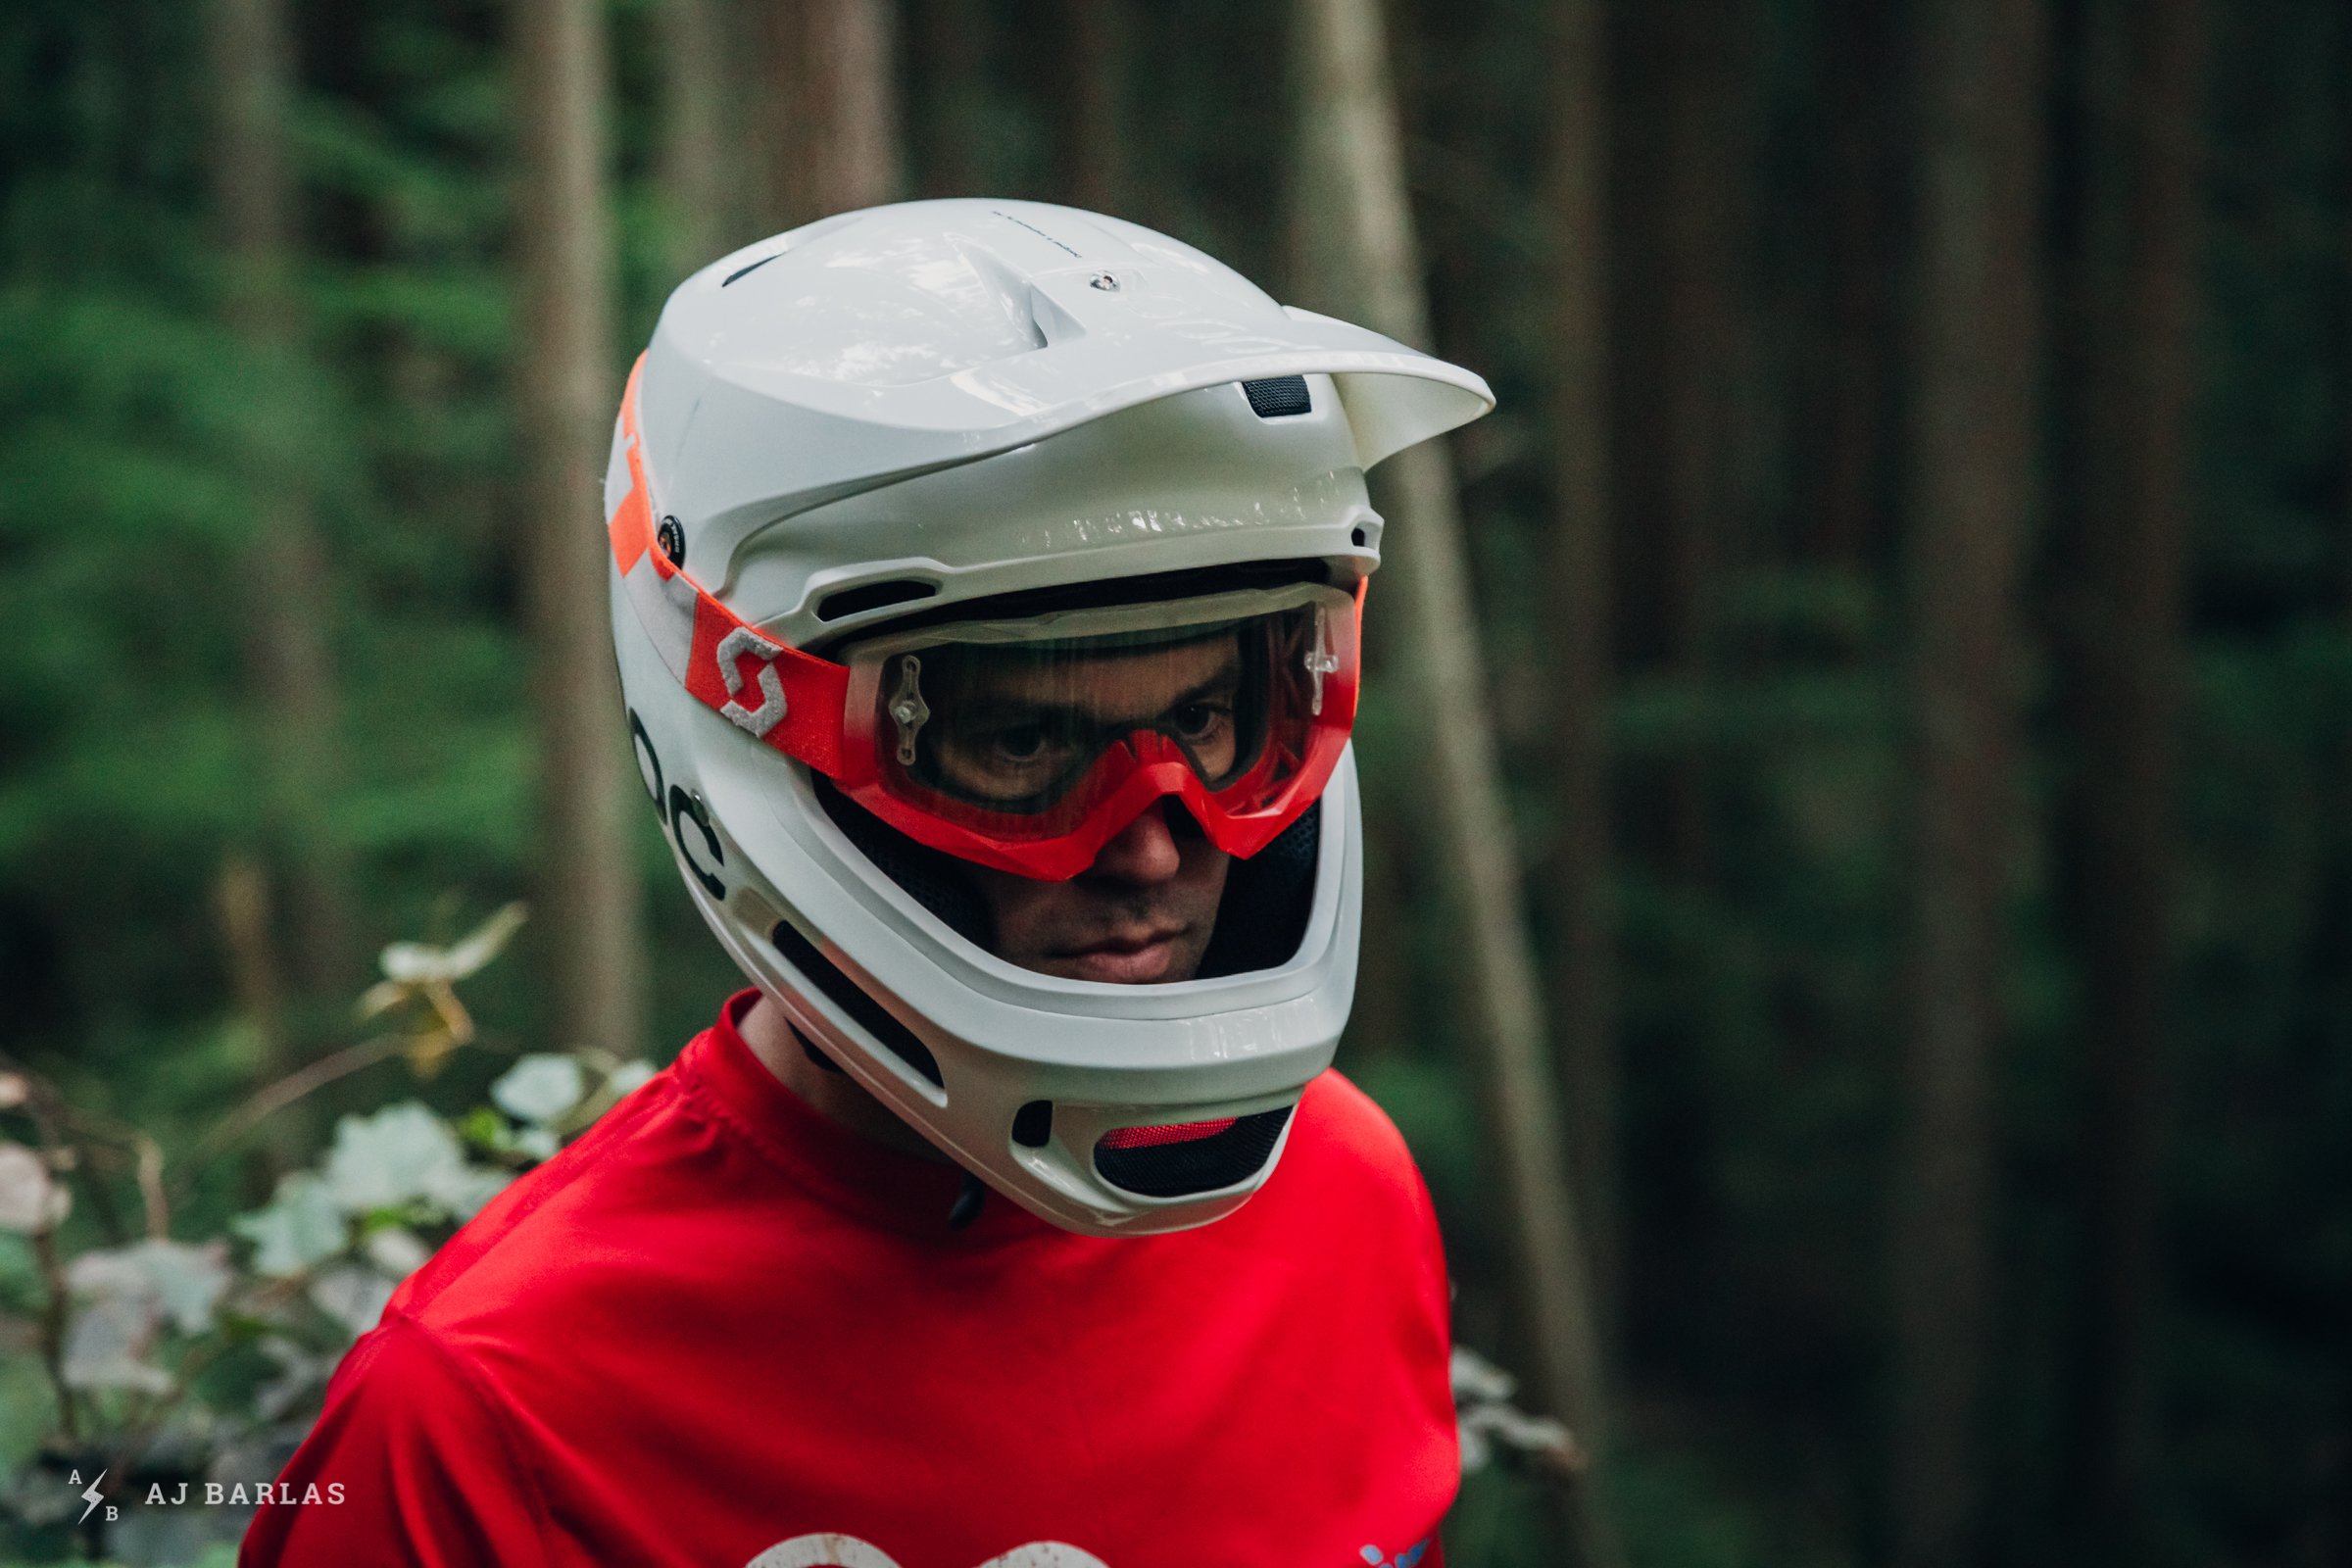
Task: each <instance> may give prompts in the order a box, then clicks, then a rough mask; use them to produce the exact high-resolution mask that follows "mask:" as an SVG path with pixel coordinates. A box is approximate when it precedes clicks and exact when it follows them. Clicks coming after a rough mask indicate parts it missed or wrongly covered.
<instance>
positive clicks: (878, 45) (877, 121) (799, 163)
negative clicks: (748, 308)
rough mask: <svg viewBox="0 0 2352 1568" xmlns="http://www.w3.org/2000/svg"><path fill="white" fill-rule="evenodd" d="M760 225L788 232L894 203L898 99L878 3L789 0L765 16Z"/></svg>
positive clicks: (886, 12) (887, 21) (884, 12)
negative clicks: (764, 217)
mask: <svg viewBox="0 0 2352 1568" xmlns="http://www.w3.org/2000/svg"><path fill="white" fill-rule="evenodd" d="M764 21H765V26H764V29H763V30H764V53H765V56H766V70H765V77H766V79H765V81H764V82H763V84H762V87H763V90H762V91H761V92H760V95H759V96H760V102H761V103H762V104H764V105H765V106H766V109H767V115H766V119H767V123H768V134H767V137H766V140H767V143H768V145H767V147H766V149H765V151H766V154H767V158H768V169H767V176H768V177H767V179H766V180H765V181H764V184H765V186H766V189H767V202H768V219H769V221H770V222H772V223H774V224H775V225H776V226H777V227H778V228H794V227H798V226H799V225H800V224H802V223H806V222H809V221H813V220H815V219H819V218H827V217H830V216H831V215H833V214H835V213H846V212H851V211H854V210H856V209H858V208H860V207H872V206H876V205H878V204H880V203H883V202H888V201H895V200H896V199H897V198H898V194H899V94H898V80H897V74H896V69H897V68H896V63H895V45H896V39H895V38H894V37H893V31H894V24H893V11H892V8H891V6H890V5H888V4H887V3H886V0H796V3H795V4H792V5H779V6H776V7H774V8H773V9H771V10H769V11H767V12H766V14H765V18H764Z"/></svg>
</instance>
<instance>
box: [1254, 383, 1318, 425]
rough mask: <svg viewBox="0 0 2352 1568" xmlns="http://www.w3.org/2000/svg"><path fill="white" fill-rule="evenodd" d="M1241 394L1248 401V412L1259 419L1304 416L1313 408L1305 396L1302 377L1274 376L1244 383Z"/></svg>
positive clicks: (1311, 401) (1310, 401)
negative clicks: (1293, 415)
mask: <svg viewBox="0 0 2352 1568" xmlns="http://www.w3.org/2000/svg"><path fill="white" fill-rule="evenodd" d="M1242 393H1243V395H1244V396H1246V397H1248V398H1249V400H1250V413H1252V414H1254V415H1256V416H1257V417H1259V418H1261V419H1279V418H1282V417H1285V416H1286V415H1292V414H1305V413H1307V412H1309V411H1310V410H1311V409H1313V407H1314V402H1313V400H1312V399H1310V398H1309V397H1308V396H1307V395H1306V377H1305V376H1303V375H1276V376H1270V377H1268V378H1267V379H1265V380H1263V381H1244V382H1243V383H1242Z"/></svg>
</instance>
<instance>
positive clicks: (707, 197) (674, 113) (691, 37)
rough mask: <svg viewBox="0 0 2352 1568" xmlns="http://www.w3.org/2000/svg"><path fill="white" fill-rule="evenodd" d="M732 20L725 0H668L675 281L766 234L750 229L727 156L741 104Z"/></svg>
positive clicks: (667, 128) (666, 121) (667, 127)
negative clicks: (731, 86) (732, 75)
mask: <svg viewBox="0 0 2352 1568" xmlns="http://www.w3.org/2000/svg"><path fill="white" fill-rule="evenodd" d="M727 20H728V19H727V17H726V14H725V12H724V10H723V9H722V0H662V12H661V21H662V42H663V44H664V45H665V56H666V58H665V59H664V60H663V62H662V64H663V67H664V74H663V86H664V89H665V90H664V93H663V96H662V165H661V171H662V197H663V198H664V200H663V203H662V206H663V209H664V212H663V217H664V218H665V219H666V220H667V222H668V225H669V247H668V249H669V267H670V276H671V279H672V280H673V281H674V280H676V279H679V278H683V277H685V276H686V275H687V274H688V273H690V272H692V271H694V270H696V269H697V268H700V267H703V266H705V265H706V264H708V263H710V262H712V261H715V260H716V259H717V258H718V257H720V256H723V255H724V254H726V253H727V252H728V251H729V250H732V249H733V248H734V247H735V246H737V245H739V244H744V243H747V242H749V241H750V240H753V239H756V238H758V237H759V236H758V235H755V234H746V233H743V232H742V222H741V220H739V219H738V218H737V216H736V211H737V208H738V207H739V206H740V205H741V204H740V203H739V202H737V201H736V200H735V199H734V192H735V189H736V182H735V180H734V178H733V177H732V175H733V173H734V170H733V169H732V168H731V162H732V161H731V160H730V159H729V158H728V156H727V153H728V150H729V148H730V147H731V146H732V145H733V141H732V138H731V137H730V135H729V133H728V130H727V123H728V121H729V119H730V118H731V117H732V114H733V112H734V108H735V105H734V103H733V97H734V95H733V94H731V93H729V92H728V91H727V62H728V59H729V54H728V40H727V28H726V23H727Z"/></svg>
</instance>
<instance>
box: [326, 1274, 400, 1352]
mask: <svg viewBox="0 0 2352 1568" xmlns="http://www.w3.org/2000/svg"><path fill="white" fill-rule="evenodd" d="M391 1299H392V1282H391V1281H390V1280H388V1279H386V1278H384V1277H383V1276H382V1275H381V1274H378V1273H377V1272H376V1271H375V1270H374V1269H371V1268H368V1267H366V1266H364V1265H362V1264H359V1263H346V1264H344V1265H343V1266H342V1267H340V1268H331V1269H328V1270H327V1271H326V1272H325V1273H324V1274H321V1275H319V1277H318V1278H317V1279H316V1280H313V1281H312V1282H311V1300H312V1301H313V1303H315V1304H316V1305H317V1306H318V1308H319V1310H320V1311H321V1312H324V1313H325V1314H326V1315H327V1316H328V1317H331V1318H333V1319H334V1320H335V1321H336V1322H338V1323H340V1324H342V1325H343V1326H344V1327H345V1328H346V1329H349V1330H350V1331H351V1337H352V1338H353V1339H355V1340H356V1339H358V1338H359V1337H360V1336H361V1335H363V1334H365V1333H367V1332H368V1330H369V1329H371V1328H373V1327H375V1322H376V1319H378V1318H380V1317H382V1316H383V1315H384V1303H385V1302H387V1301H389V1300H391Z"/></svg>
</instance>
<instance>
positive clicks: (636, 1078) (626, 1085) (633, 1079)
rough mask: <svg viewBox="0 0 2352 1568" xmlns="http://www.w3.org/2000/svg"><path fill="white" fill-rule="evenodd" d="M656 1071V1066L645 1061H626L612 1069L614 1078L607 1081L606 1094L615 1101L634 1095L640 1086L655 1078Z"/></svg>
mask: <svg viewBox="0 0 2352 1568" xmlns="http://www.w3.org/2000/svg"><path fill="white" fill-rule="evenodd" d="M654 1071H655V1068H654V1064H653V1063H652V1062H650V1061H646V1060H643V1059H639V1060H636V1061H624V1062H622V1063H621V1064H620V1065H619V1066H617V1067H615V1068H613V1076H612V1077H610V1078H607V1079H606V1080H605V1092H606V1093H607V1094H610V1095H611V1096H612V1097H613V1099H615V1100H618V1099H620V1098H621V1097H622V1096H624V1095H629V1094H634V1093H635V1092H636V1091H637V1089H638V1088H639V1087H640V1086H642V1085H643V1084H645V1083H647V1082H649V1081H650V1080H651V1079H652V1078H653V1076H654Z"/></svg>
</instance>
